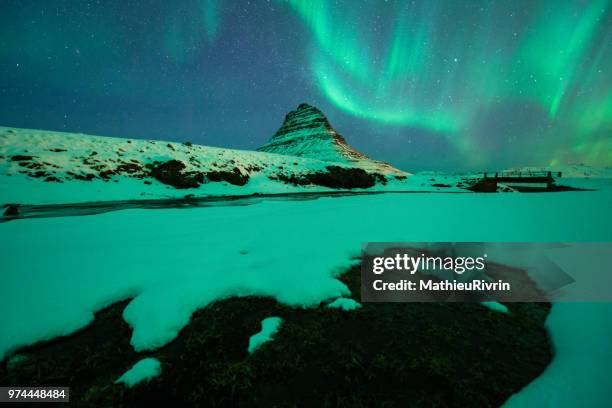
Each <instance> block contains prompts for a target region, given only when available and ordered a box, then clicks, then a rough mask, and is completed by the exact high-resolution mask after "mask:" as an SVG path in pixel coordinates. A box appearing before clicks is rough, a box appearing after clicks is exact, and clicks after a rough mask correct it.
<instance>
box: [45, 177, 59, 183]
mask: <svg viewBox="0 0 612 408" xmlns="http://www.w3.org/2000/svg"><path fill="white" fill-rule="evenodd" d="M44 181H46V182H47V183H50V182H54V183H61V182H62V180H60V179H58V178H57V177H55V176H49V177H47V178H46V179H45V180H44Z"/></svg>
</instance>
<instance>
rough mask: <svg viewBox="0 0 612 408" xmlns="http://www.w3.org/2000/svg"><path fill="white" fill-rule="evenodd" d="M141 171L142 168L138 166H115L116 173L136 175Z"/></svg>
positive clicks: (135, 164) (124, 164) (126, 164)
mask: <svg viewBox="0 0 612 408" xmlns="http://www.w3.org/2000/svg"><path fill="white" fill-rule="evenodd" d="M141 170H142V167H140V164H137V163H122V164H120V165H119V166H117V169H116V172H119V173H129V174H132V173H136V172H138V171H141Z"/></svg>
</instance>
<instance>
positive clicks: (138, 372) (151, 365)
mask: <svg viewBox="0 0 612 408" xmlns="http://www.w3.org/2000/svg"><path fill="white" fill-rule="evenodd" d="M160 374H161V364H160V363H159V360H157V359H155V358H151V357H147V358H143V359H142V360H140V361H139V362H137V363H136V364H134V365H133V366H132V368H130V369H129V370H127V371H126V372H125V373H124V374H123V375H122V376H121V377H119V378H118V379H117V381H115V383H123V384H125V386H127V387H128V388H131V387H133V386H135V385H136V384H139V383H141V382H143V381H148V380H150V379H151V378H155V377H157V376H158V375H160Z"/></svg>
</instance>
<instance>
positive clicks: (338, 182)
mask: <svg viewBox="0 0 612 408" xmlns="http://www.w3.org/2000/svg"><path fill="white" fill-rule="evenodd" d="M326 168H327V172H316V173H312V174H308V175H306V178H307V179H308V180H309V181H310V182H311V183H312V184H316V185H319V186H323V187H329V188H347V189H351V188H369V187H373V186H374V185H375V184H376V177H375V176H374V175H373V174H370V173H368V172H366V171H365V170H363V169H359V168H353V167H351V168H345V167H340V166H327V167H326Z"/></svg>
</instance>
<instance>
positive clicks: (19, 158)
mask: <svg viewBox="0 0 612 408" xmlns="http://www.w3.org/2000/svg"><path fill="white" fill-rule="evenodd" d="M35 157H36V156H26V155H23V154H17V155H15V156H13V157H11V161H26V160H32V159H33V158H35Z"/></svg>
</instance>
